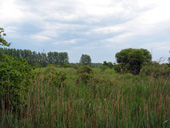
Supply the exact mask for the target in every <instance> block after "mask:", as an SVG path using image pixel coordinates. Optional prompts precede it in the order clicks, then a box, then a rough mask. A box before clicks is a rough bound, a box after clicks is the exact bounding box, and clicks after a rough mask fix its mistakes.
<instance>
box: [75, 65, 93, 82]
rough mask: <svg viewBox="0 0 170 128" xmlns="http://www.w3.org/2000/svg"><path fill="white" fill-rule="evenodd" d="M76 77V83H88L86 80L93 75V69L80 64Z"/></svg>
mask: <svg viewBox="0 0 170 128" xmlns="http://www.w3.org/2000/svg"><path fill="white" fill-rule="evenodd" d="M78 73H79V75H78V79H77V83H80V82H81V81H82V82H84V83H85V84H87V83H88V81H89V80H90V79H91V78H92V77H93V70H92V68H91V67H90V66H82V67H80V68H79V69H78Z"/></svg>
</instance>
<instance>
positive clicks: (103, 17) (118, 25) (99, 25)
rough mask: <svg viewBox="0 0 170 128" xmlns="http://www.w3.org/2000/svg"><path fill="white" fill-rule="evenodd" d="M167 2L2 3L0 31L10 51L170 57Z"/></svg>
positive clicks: (75, 58) (98, 57)
mask: <svg viewBox="0 0 170 128" xmlns="http://www.w3.org/2000/svg"><path fill="white" fill-rule="evenodd" d="M169 12H170V0H0V27H2V28H4V29H5V32H6V34H7V36H6V37H5V39H6V40H7V41H8V42H12V45H11V46H10V48H17V49H30V50H32V51H37V52H43V51H44V52H46V53H47V52H49V51H57V52H68V54H69V61H70V62H79V60H80V57H81V55H82V54H88V55H90V56H91V59H92V62H103V61H105V60H106V61H111V62H115V54H116V53H117V52H119V51H120V50H122V49H125V48H145V49H148V50H149V51H150V52H151V53H152V56H153V60H155V61H159V59H160V58H161V57H164V58H165V59H167V58H168V57H170V53H169V51H170V14H169Z"/></svg>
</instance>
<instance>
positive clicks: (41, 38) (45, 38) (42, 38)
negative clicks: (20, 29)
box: [31, 35, 50, 42]
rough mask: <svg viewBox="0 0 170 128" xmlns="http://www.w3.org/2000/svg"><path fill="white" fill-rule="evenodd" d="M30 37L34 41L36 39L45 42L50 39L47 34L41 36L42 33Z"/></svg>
mask: <svg viewBox="0 0 170 128" xmlns="http://www.w3.org/2000/svg"><path fill="white" fill-rule="evenodd" d="M31 38H32V39H33V40H35V42H36V41H38V42H45V41H48V40H50V38H49V37H47V36H42V35H32V36H31Z"/></svg>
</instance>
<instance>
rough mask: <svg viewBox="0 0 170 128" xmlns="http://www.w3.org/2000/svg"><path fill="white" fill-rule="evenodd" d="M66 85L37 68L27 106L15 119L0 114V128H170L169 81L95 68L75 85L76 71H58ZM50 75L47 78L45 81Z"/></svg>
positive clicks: (59, 69) (167, 79)
mask: <svg viewBox="0 0 170 128" xmlns="http://www.w3.org/2000/svg"><path fill="white" fill-rule="evenodd" d="M56 70H57V71H58V72H62V74H66V79H65V81H64V82H62V81H61V82H58V81H55V80H54V79H55V76H54V77H53V75H49V76H48V74H50V73H51V72H53V71H50V70H48V72H47V71H46V69H45V68H44V69H43V68H41V69H36V70H35V71H34V72H35V73H36V77H35V79H34V80H32V85H31V87H30V89H29V92H28V94H27V96H26V97H27V104H26V106H25V107H21V112H20V113H19V116H17V115H16V114H15V113H14V112H5V111H3V112H1V115H0V127H26V128H31V127H35V128H39V127H49V128H53V127H58V128H65V127H66V128H105V127H106V128H113V127H120V128H127V127H130V128H144V127H146V128H150V127H151V128H157V127H163V128H169V127H170V120H169V119H170V79H169V77H162V76H160V77H158V78H154V77H152V76H149V77H147V76H133V75H131V74H124V75H122V74H117V73H115V71H114V70H113V69H106V70H105V71H102V70H101V69H100V68H93V72H94V74H93V77H92V78H91V79H90V80H89V82H88V83H87V84H85V83H84V82H79V83H77V82H76V81H77V79H78V75H79V74H78V73H77V69H74V68H56ZM47 76H48V77H47Z"/></svg>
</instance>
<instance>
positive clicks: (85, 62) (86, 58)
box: [80, 54, 91, 65]
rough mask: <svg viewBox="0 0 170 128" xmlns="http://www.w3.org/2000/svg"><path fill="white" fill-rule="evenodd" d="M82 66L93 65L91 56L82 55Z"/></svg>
mask: <svg viewBox="0 0 170 128" xmlns="http://www.w3.org/2000/svg"><path fill="white" fill-rule="evenodd" d="M80 64H82V65H90V64H91V58H90V56H89V55H86V54H82V56H81V58H80Z"/></svg>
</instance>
